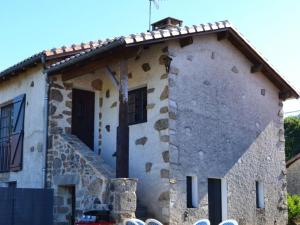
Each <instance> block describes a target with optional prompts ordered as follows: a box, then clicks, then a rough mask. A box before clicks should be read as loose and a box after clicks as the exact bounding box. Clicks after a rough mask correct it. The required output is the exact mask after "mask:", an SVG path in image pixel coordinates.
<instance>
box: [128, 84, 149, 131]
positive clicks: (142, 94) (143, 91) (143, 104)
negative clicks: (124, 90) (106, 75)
mask: <svg viewBox="0 0 300 225" xmlns="http://www.w3.org/2000/svg"><path fill="white" fill-rule="evenodd" d="M133 93H138V94H135V100H136V96H139V98H140V99H141V100H140V102H139V105H140V110H141V109H142V110H141V111H142V112H140V111H138V112H137V111H136V110H137V106H136V104H134V112H130V105H131V104H130V101H129V99H130V95H131V94H133ZM147 102H148V95H147V87H146V86H144V87H139V88H135V89H131V90H129V91H128V125H129V126H131V125H136V124H141V123H146V122H147V121H148V118H147V117H148V115H147V114H148V113H147V104H148V103H147ZM133 113H134V116H135V120H134V122H131V121H130V119H129V118H130V114H133ZM136 113H141V114H142V119H140V120H136Z"/></svg>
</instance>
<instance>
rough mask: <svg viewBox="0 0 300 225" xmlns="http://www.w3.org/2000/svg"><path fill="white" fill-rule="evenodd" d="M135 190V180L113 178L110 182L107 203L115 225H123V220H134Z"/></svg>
mask: <svg viewBox="0 0 300 225" xmlns="http://www.w3.org/2000/svg"><path fill="white" fill-rule="evenodd" d="M136 190H137V180H136V179H126V178H115V179H112V180H111V182H110V188H109V191H110V192H109V202H110V205H111V208H112V216H113V217H114V219H115V221H116V224H117V225H123V222H124V220H125V219H129V218H135V210H136V204H137V197H136Z"/></svg>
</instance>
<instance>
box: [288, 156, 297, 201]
mask: <svg viewBox="0 0 300 225" xmlns="http://www.w3.org/2000/svg"><path fill="white" fill-rule="evenodd" d="M287 191H288V193H289V194H292V195H294V194H297V195H300V160H299V159H298V160H296V161H295V162H293V163H291V164H290V165H289V166H288V167H287Z"/></svg>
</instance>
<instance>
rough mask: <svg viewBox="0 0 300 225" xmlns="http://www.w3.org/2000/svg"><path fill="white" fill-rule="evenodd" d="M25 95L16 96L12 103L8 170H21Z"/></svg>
mask: <svg viewBox="0 0 300 225" xmlns="http://www.w3.org/2000/svg"><path fill="white" fill-rule="evenodd" d="M25 99H26V98H25V95H21V96H18V97H16V98H15V99H14V101H13V125H12V134H11V136H10V149H11V154H10V170H11V171H19V170H21V169H22V159H23V139H24V116H25Z"/></svg>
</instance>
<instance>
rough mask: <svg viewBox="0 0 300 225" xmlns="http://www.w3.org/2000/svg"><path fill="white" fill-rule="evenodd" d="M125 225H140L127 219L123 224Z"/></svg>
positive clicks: (133, 220)
mask: <svg viewBox="0 0 300 225" xmlns="http://www.w3.org/2000/svg"><path fill="white" fill-rule="evenodd" d="M123 224H124V225H139V224H138V223H137V222H136V221H135V219H126V220H124V222H123Z"/></svg>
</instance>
